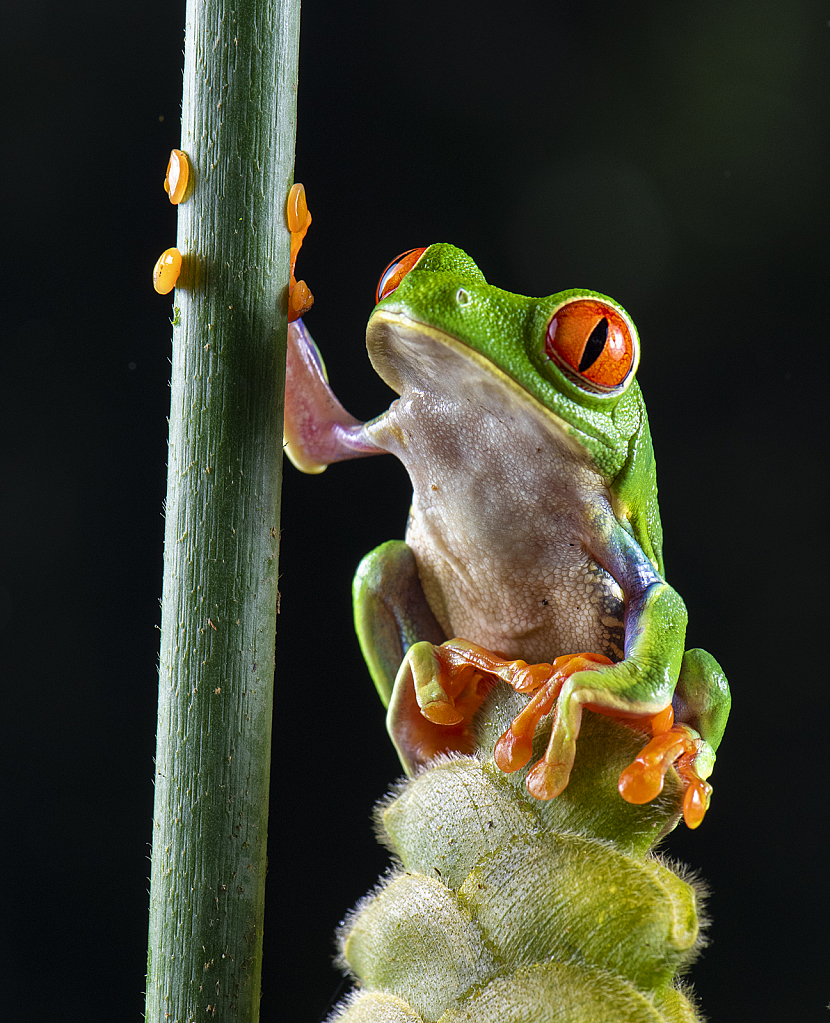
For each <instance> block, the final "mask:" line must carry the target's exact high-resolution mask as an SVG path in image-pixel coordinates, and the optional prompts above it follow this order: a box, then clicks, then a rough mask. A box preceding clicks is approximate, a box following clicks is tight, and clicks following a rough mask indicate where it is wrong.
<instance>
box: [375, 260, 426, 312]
mask: <svg viewBox="0 0 830 1023" xmlns="http://www.w3.org/2000/svg"><path fill="white" fill-rule="evenodd" d="M426 250H427V246H424V247H423V248H420V249H407V250H406V252H402V253H401V254H400V256H396V257H395V258H394V259H393V260H392V262H391V263H390V264H389V266H387V268H386V269H385V270H384V271H383V273H382V274H381V277H380V282H379V284H378V289H377V291H376V292H375V302H380V301H382V300H383V299H384V298H388V297H389V296H390V295H391V294H392V292H393V291H394V290H395V289H396V288H397V287H398V285H399V284H400V283H401V281H402V280H403V279H404V277H406V275H407V274H408V273H409V271H410V270H411V269H412V268H413V267H414V266H415V264H416V263H417V262H418V260H419V259H420V258H421V256H422V255H423V254H424V253H425V252H426Z"/></svg>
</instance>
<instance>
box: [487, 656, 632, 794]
mask: <svg viewBox="0 0 830 1023" xmlns="http://www.w3.org/2000/svg"><path fill="white" fill-rule="evenodd" d="M611 663H612V662H611V661H610V660H609V659H608V658H607V657H603V656H602V654H590V653H585V654H565V655H564V656H562V657H557V658H556V660H555V661H554V662H553V664H550V665H547V664H545V665H534V666H533V667H534V668H546V669H548V674H547V678H544V679H542V680H540V681H537V682H536V685H535V686H533V687H531V686H529V685H528V686H526V687H525V688H521V689H520V688H519V687H518V686H516V685H514V686H513V688H514V689H516V690H517V691H518V692H532V691H533V689H534V688H535V689H536V692H535V693H534V695H533V697H532V698H531V700H530V702H529V703H528V704H527V706H526V707H525V708H524V710H522V711H520V713H518V714H517V715H516V717H515V718H513V720H512V721H511V722H510V727H509V728H508V729H507V731H506V732H505V733H504V735H502V737H501V738H500V739H499V741H498V742H497V743H496V747H495V750H494V751H493V758H494V760H495V761H496V765H497V766H498V767H499V768H500V769H501V770H502V771H504V772H505V774H510V773H511V772H512V771H518V770H520V769H521V768H522V767H524V766H525V764H526V763H527V762H528V761H529V760H530V758H531V756H532V755H533V736H534V735H535V733H536V726H537V725H538V724H539V722H540V721H541V720H542V718H543V717H544V716H545V715H546V714H549V713H550V712H551V710H552V709H553V705H554V704H555V703H556V698H557V697H558V696H559V691H560V690H561V688H562V686H563V685H564V683H565V680H566V679H567V678H568V677H569V676H570V675H573V674H574V673H575V672H577V671H593V670H595V669H596V668H598V667H600V666H601V665H607V664H611ZM563 769H564V767H563V765H561V764H558V763H554V761H553V760H552V759H551V756H550V749H548V751H547V752H546V753H545V756H544V757H542V759H541V760H540V761H539V762H538V763H537V764H536V765H535V766H534V767H533V769H532V770H531V771H530V773H529V774H528V776H527V787H528V790H529V791H530V793H531V795H533V796H535V797H536V798H537V799H552V798H553V797H554V796H556V795H558V794H559V792H561V791H562V789H563V788H564V785H562V784H561V781H562V772H563ZM567 773H568V772H567V770H565V782H566V783H567Z"/></svg>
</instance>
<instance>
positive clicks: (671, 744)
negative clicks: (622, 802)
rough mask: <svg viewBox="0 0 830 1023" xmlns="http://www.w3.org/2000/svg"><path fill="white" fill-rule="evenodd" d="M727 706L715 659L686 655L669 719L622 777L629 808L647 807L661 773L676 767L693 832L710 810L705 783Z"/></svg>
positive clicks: (724, 684)
mask: <svg viewBox="0 0 830 1023" xmlns="http://www.w3.org/2000/svg"><path fill="white" fill-rule="evenodd" d="M730 703H731V697H730V694H729V686H728V684H727V681H726V676H725V675H724V673H723V671H722V670H721V667H720V665H719V664H718V662H717V661H716V660H715V659H714V657H712V655H711V654H709V653H707V652H706V651H705V650H699V649H693V650H687V651H686V653H685V654H684V655H683V663H682V665H681V668H680V678H679V679H678V680H677V689H676V690H675V694H674V699H673V700H672V707H671V708H669V709H670V710H671V716H670V718H669V719H668V720H666V721H664V723H663V726H662V727H655V728H654V732H655V736H654V738H653V739H652V740H651V742H649V743H648V745H646V746H645V748H644V749H643V750H642V751H641V753H640V755H639V756H638V757H637V758H636V760H635V761H634V762H633V763H632V764H630V765H629V766H628V767H627V768H626V769H625V770H624V771H623V773H622V774H621V775H620V780H619V791H620V795H621V796H622V797H623V798H624V799H626V800H627V801H628V802H629V803H648V802H650V801H651V800H652V799H654V798H655V796H657V795H658V794H659V793H660V792H661V790H662V788H663V778H664V776H665V773H666V771H667V770H668V768H669V767H670V766H672V765H674V767H675V768H676V769H677V772H678V774H679V775H680V777H681V778H682V780H683V782H684V784H685V788H686V792H685V796H684V799H683V817H684V819H685V821H686V824H687V825H688V826H689V827H690V828H696V827H697V826H698V825H699V824H700V822H701V821H702V820H703V817H704V814H705V813H706V810H707V808H708V806H709V798H710V796H711V793H712V787H711V785H709V784H708V782H707V781H706V779H707V778H708V777H709V775H710V774H711V773H712V768H713V766H714V763H715V750H716V749H717V748H718V746H719V745H720V741H721V738H722V737H723V732H724V729H725V727H726V720H727V718H728V716H729V708H730ZM672 719H673V720H676V721H677V724H673V723H672Z"/></svg>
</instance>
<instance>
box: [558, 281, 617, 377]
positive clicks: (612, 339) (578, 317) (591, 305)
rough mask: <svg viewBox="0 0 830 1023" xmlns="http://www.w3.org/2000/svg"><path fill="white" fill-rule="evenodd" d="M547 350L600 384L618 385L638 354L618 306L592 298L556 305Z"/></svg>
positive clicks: (576, 371) (582, 374)
mask: <svg viewBox="0 0 830 1023" xmlns="http://www.w3.org/2000/svg"><path fill="white" fill-rule="evenodd" d="M545 354H546V355H547V356H548V358H549V359H555V360H556V361H557V362H560V363H564V365H565V366H566V367H568V368H569V369H571V370H573V371H574V372H575V373H578V374H579V376H581V377H582V378H583V379H584V380H587V381H588V383H591V384H594V385H596V386H597V387H608V388H613V387H619V386H620V384H622V383H623V381H624V380H625V378H626V377H627V376H628V374H629V373H630V372H631V368H632V366H633V365H634V359H635V357H636V352H635V345H634V339H633V337H632V336H631V329H630V328H629V326H628V324H627V323H626V322H625V319H624V318H623V317H622V316H621V315H620V313H619V312H617V310H616V309H615V308H614V307H613V306H611V305H608V304H607V303H606V302H602V301H600V300H598V299H593V298H580V299H576V301H574V302H568V303H567V305H563V306H562V307H561V308H560V309H557V311H556V313H555V314H554V315H553V317H552V319H551V321H550V323H549V324H548V330H547V335H546V336H545Z"/></svg>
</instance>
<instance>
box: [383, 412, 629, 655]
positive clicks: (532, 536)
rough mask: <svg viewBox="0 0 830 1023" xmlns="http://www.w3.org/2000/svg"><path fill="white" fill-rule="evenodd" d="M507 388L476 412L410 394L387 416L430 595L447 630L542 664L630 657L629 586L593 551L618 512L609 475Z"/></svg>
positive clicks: (410, 534)
mask: <svg viewBox="0 0 830 1023" xmlns="http://www.w3.org/2000/svg"><path fill="white" fill-rule="evenodd" d="M501 397H502V395H501V394H500V393H499V392H495V393H494V394H490V395H487V394H480V395H478V396H477V397H476V399H475V405H476V409H475V411H473V410H472V409H471V408H470V404H471V402H470V401H463V402H458V403H448V402H447V401H446V399H443V400H441V401H440V402H436V401H435V399H434V398H432V397H430V396H428V395H425V394H424V393H423V392H421V393H414V394H413V393H410V394H408V395H407V396H406V398H405V399H401V400H400V401H398V402H396V403H394V405H393V407H392V409H390V412H389V413H388V414H387V415H388V418H387V420H386V422H385V424H384V426H385V427H387V428H389V432H388V433H387V431H386V429H385V430H384V434H385V440H386V442H387V443H388V445H389V447H390V448H391V449H392V450H393V451H394V453H395V454H397V455H398V457H399V458H400V459H401V460H402V461H403V462H404V464H405V465H406V468H407V470H408V472H409V475H410V478H411V479H412V483H413V488H414V495H413V504H412V511H411V514H410V520H409V524H408V527H407V533H406V540H407V543H408V544H409V545H410V547H411V548H412V549H413V551H414V552H415V557H416V559H417V563H418V571H419V574H420V577H421V583H422V586H423V589H424V593H425V595H426V598H427V600H428V602H429V604H430V606H431V608H432V610H433V612H434V614H435V616H436V618H437V619H438V622H439V623H440V625H441V627H442V628H443V629H444V631H445V633H446V635H447V638H461V639H466V640H469V641H470V642H473V643H477V644H479V645H480V646H483V647H485V648H486V649H489V650H492V651H494V652H500V653H502V654H504V655H505V656H507V657H510V658H519V657H520V658H522V659H524V660H526V661H528V662H530V663H535V662H539V661H552V660H553V659H554V658H555V657H557V656H559V655H560V654H569V653H578V652H582V651H591V652H594V653H602V654H605V655H606V656H608V657H610V658H611V659H612V660H619V659H621V658H622V657H623V649H622V648H623V622H622V616H623V610H624V605H623V597H622V591H621V590H620V587H619V586H618V584H617V583H616V582H615V580H614V579H613V578H612V577H611V576H610V575H609V574H608V572H606V571H605V569H603V568H602V567H601V566H600V565H598V564H597V562H596V560H595V559H594V557H593V556H592V554H591V553H590V551H589V547H593V548H594V550H596V549H598V547H600V546H602V536H601V534H602V533H603V532H606V534H607V530H608V528H609V524H610V517H612V515H613V513H612V511H611V505H610V495H609V492H608V489H607V485H606V483H605V481H604V480H603V478H602V477H601V476H600V475H599V473H598V472H597V471H596V469H595V468H594V467H593V465H592V463H591V462H590V459H589V458H588V456H587V455H586V453H585V452H584V451H583V450H582V448H581V447H580V446H579V445H578V444H577V443H576V442H574V441H572V440H571V439H570V438H568V437H566V436H564V435H562V434H560V433H559V432H558V431H551V429H550V427H549V425H548V424H547V423H545V422H544V421H540V420H539V419H538V418H537V417H535V416H533V415H525V414H513V411H512V410H511V408H510V407H509V406H507V407H505V405H504V404H503V403H501V402H500V400H499V399H501ZM438 406H440V407H438Z"/></svg>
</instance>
